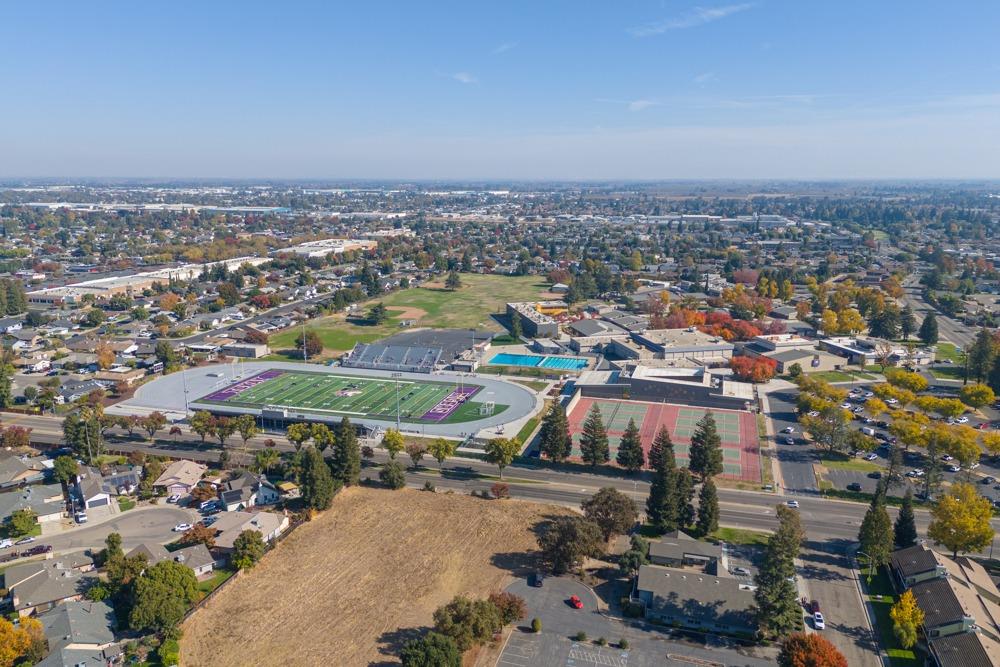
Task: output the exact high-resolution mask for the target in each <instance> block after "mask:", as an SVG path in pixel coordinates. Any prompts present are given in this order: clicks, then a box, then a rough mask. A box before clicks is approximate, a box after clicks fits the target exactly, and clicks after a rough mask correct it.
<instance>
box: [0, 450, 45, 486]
mask: <svg viewBox="0 0 1000 667" xmlns="http://www.w3.org/2000/svg"><path fill="white" fill-rule="evenodd" d="M49 460H50V459H46V458H44V457H41V456H15V455H14V454H11V453H9V452H0V489H6V488H10V487H13V486H20V485H21V484H34V483H36V482H41V481H43V480H44V479H45V475H46V473H47V471H48V470H49V469H50V466H47V465H46V462H47V461H49Z"/></svg>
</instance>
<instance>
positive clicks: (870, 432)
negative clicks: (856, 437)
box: [861, 426, 875, 437]
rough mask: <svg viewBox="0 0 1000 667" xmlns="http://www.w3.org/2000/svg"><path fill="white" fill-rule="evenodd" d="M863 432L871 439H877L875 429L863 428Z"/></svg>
mask: <svg viewBox="0 0 1000 667" xmlns="http://www.w3.org/2000/svg"><path fill="white" fill-rule="evenodd" d="M861 432H862V433H864V434H865V435H867V436H869V437H875V429H873V428H871V427H870V426H862V427H861Z"/></svg>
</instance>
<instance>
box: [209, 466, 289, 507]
mask: <svg viewBox="0 0 1000 667" xmlns="http://www.w3.org/2000/svg"><path fill="white" fill-rule="evenodd" d="M279 497H280V494H279V493H278V489H277V488H275V486H274V485H273V484H271V482H269V481H268V480H267V478H266V477H263V476H258V475H255V474H253V473H252V472H249V471H247V470H241V471H239V472H238V473H236V474H235V475H234V476H233V477H232V478H231V479H229V480H228V481H226V482H225V483H224V484H223V485H222V488H221V489H220V492H219V498H220V499H221V500H222V504H223V505H224V506H225V508H226V511H227V512H233V511H238V510H245V509H249V508H251V507H254V506H256V505H273V504H274V503H276V502H278V499H279Z"/></svg>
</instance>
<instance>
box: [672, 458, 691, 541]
mask: <svg viewBox="0 0 1000 667" xmlns="http://www.w3.org/2000/svg"><path fill="white" fill-rule="evenodd" d="M694 492H695V479H694V475H692V474H691V471H690V470H688V469H687V468H677V469H676V470H674V499H673V503H674V506H675V507H676V508H677V527H678V528H687V527H688V526H690V525H692V524H693V523H694V520H695V516H696V514H695V509H694Z"/></svg>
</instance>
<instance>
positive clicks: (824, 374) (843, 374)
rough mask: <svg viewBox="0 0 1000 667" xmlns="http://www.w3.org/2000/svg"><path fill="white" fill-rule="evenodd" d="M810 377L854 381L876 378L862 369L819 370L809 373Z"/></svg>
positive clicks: (832, 380)
mask: <svg viewBox="0 0 1000 667" xmlns="http://www.w3.org/2000/svg"><path fill="white" fill-rule="evenodd" d="M808 375H809V377H811V378H814V379H816V380H824V381H826V382H854V381H855V380H874V379H875V376H874V375H872V374H870V373H865V372H862V371H854V370H851V371H817V372H816V373H809V374H808Z"/></svg>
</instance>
